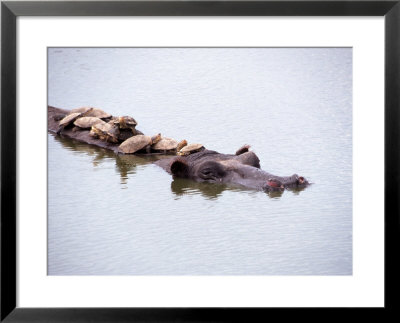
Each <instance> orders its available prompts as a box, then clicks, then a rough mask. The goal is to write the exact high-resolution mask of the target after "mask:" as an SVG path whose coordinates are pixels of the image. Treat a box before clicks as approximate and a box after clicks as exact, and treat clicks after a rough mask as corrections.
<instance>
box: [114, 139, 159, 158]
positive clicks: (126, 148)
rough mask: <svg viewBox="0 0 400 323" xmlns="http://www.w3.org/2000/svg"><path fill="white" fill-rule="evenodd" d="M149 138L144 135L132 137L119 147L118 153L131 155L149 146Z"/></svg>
mask: <svg viewBox="0 0 400 323" xmlns="http://www.w3.org/2000/svg"><path fill="white" fill-rule="evenodd" d="M151 143H152V141H151V137H150V136H145V135H137V136H133V137H131V138H129V139H127V140H125V141H124V142H123V143H122V144H120V145H119V151H120V152H122V153H124V154H133V153H135V152H137V151H139V150H141V149H143V148H145V147H146V146H147V145H151Z"/></svg>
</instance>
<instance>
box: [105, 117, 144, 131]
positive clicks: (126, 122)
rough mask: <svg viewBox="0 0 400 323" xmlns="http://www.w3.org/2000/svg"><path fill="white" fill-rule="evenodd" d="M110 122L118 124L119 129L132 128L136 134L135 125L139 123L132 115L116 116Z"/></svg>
mask: <svg viewBox="0 0 400 323" xmlns="http://www.w3.org/2000/svg"><path fill="white" fill-rule="evenodd" d="M109 123H112V124H115V125H117V126H118V128H119V129H130V130H132V132H133V134H134V135H135V134H136V129H135V127H136V126H137V124H138V123H137V122H136V120H135V119H133V118H132V117H129V116H122V117H114V118H112V119H111V120H110V121H109Z"/></svg>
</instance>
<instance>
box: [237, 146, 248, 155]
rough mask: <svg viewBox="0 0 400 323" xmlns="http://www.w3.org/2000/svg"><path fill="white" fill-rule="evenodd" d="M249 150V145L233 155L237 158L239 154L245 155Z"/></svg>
mask: <svg viewBox="0 0 400 323" xmlns="http://www.w3.org/2000/svg"><path fill="white" fill-rule="evenodd" d="M249 149H250V145H244V146H242V147H240V148H239V149H238V150H237V151H236V152H235V155H236V156H239V155H241V154H244V153H247V152H248V151H249Z"/></svg>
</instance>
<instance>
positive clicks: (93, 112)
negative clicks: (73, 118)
mask: <svg viewBox="0 0 400 323" xmlns="http://www.w3.org/2000/svg"><path fill="white" fill-rule="evenodd" d="M89 108H90V109H92V110H90V112H89V113H88V114H86V116H87V117H96V118H99V119H108V118H111V114H109V113H107V112H105V111H103V110H101V109H98V108H93V107H89ZM85 109H88V107H81V108H76V109H72V110H71V113H75V112H82V111H85Z"/></svg>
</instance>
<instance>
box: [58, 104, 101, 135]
mask: <svg viewBox="0 0 400 323" xmlns="http://www.w3.org/2000/svg"><path fill="white" fill-rule="evenodd" d="M92 109H93V108H86V109H85V110H82V112H72V113H70V114H68V115H67V116H65V117H64V118H62V119H61V120H60V122H59V123H58V126H59V127H58V130H57V133H58V134H59V133H60V132H61V131H62V130H64V129H65V128H66V127H68V126H69V125H70V124H72V123H73V122H74V121H75V120H76V119H78V118H80V117H84V116H86V115H87V114H88V113H89V112H90V111H92Z"/></svg>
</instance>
